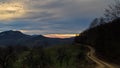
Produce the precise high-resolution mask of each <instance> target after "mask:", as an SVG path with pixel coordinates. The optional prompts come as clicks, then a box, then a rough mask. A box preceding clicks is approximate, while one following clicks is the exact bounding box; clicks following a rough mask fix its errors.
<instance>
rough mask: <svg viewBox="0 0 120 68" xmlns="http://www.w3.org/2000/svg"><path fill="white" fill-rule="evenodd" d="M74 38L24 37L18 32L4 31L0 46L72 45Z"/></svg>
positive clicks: (0, 35) (0, 36)
mask: <svg viewBox="0 0 120 68" xmlns="http://www.w3.org/2000/svg"><path fill="white" fill-rule="evenodd" d="M73 39H74V38H64V39H60V38H48V37H45V36H43V35H26V34H24V33H22V32H20V31H12V30H9V31H4V32H1V33H0V46H16V45H19V46H52V45H61V44H72V41H73Z"/></svg>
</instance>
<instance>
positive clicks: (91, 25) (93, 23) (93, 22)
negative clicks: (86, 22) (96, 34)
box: [89, 18, 99, 28]
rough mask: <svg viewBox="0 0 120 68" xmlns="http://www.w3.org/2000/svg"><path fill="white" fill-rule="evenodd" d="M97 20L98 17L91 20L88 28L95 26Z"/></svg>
mask: <svg viewBox="0 0 120 68" xmlns="http://www.w3.org/2000/svg"><path fill="white" fill-rule="evenodd" d="M98 22H99V20H98V18H95V19H94V20H93V21H92V22H91V24H90V26H89V28H93V27H95V26H97V25H98Z"/></svg>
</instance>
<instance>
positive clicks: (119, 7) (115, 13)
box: [104, 0, 120, 21]
mask: <svg viewBox="0 0 120 68" xmlns="http://www.w3.org/2000/svg"><path fill="white" fill-rule="evenodd" d="M104 15H105V18H106V20H107V21H111V20H113V19H116V18H119V17H120V0H115V2H114V4H111V5H109V6H108V8H106V9H105V13H104Z"/></svg>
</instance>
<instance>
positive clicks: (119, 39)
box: [75, 18, 120, 64]
mask: <svg viewBox="0 0 120 68" xmlns="http://www.w3.org/2000/svg"><path fill="white" fill-rule="evenodd" d="M75 42H76V43H81V44H87V45H91V46H92V47H94V48H95V49H96V51H97V52H98V56H99V57H101V58H102V59H106V60H107V61H111V62H114V63H117V64H120V63H119V62H120V18H118V19H115V20H113V21H111V22H108V23H106V24H102V25H99V26H96V27H94V28H90V29H88V30H86V31H84V32H82V33H81V34H80V36H78V37H76V38H75Z"/></svg>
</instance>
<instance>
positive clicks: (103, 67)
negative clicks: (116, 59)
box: [87, 46, 118, 68]
mask: <svg viewBox="0 0 120 68" xmlns="http://www.w3.org/2000/svg"><path fill="white" fill-rule="evenodd" d="M87 48H89V52H88V53H87V56H88V58H89V59H91V60H92V61H94V62H95V63H96V64H97V66H96V68H118V67H116V66H114V65H112V64H109V63H107V62H105V61H102V60H100V59H98V58H97V57H96V56H95V49H94V48H92V47H91V46H87Z"/></svg>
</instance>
